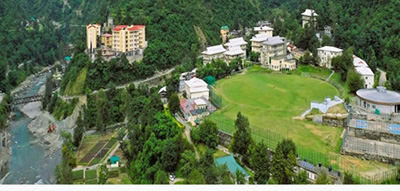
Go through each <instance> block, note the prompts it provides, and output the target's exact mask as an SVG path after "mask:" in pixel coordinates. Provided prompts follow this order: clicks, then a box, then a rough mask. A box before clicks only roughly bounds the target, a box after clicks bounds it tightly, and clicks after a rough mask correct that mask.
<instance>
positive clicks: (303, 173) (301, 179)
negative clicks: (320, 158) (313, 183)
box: [296, 170, 308, 184]
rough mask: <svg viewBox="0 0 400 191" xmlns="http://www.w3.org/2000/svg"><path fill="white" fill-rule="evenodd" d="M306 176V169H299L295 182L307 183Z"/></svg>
mask: <svg viewBox="0 0 400 191" xmlns="http://www.w3.org/2000/svg"><path fill="white" fill-rule="evenodd" d="M307 178H308V176H307V171H305V170H300V172H299V173H298V174H297V182H296V184H308V180H307Z"/></svg>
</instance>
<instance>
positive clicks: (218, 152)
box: [214, 150, 228, 158]
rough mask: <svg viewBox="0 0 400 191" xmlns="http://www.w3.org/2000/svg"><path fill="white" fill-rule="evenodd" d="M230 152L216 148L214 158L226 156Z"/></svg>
mask: <svg viewBox="0 0 400 191" xmlns="http://www.w3.org/2000/svg"><path fill="white" fill-rule="evenodd" d="M226 155H228V154H226V153H224V151H221V150H216V151H215V153H214V158H220V157H224V156H226Z"/></svg>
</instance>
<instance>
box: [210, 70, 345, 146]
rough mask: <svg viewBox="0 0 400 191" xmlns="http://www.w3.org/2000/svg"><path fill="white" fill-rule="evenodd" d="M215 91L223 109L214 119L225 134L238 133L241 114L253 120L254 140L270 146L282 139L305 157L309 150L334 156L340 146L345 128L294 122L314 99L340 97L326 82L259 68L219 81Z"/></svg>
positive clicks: (214, 114) (213, 116) (251, 122)
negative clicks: (290, 141) (237, 128)
mask: <svg viewBox="0 0 400 191" xmlns="http://www.w3.org/2000/svg"><path fill="white" fill-rule="evenodd" d="M215 92H216V93H217V94H218V95H221V96H222V101H223V108H222V109H220V110H218V111H217V112H215V113H213V114H212V115H211V116H210V118H211V119H212V120H214V121H215V122H216V123H217V125H218V128H219V129H221V130H223V131H226V132H229V133H233V132H234V130H235V127H234V120H235V119H236V115H237V113H238V112H239V111H240V112H242V114H243V115H245V116H247V117H248V118H249V121H250V125H251V131H252V135H253V138H254V140H255V141H257V142H258V141H261V140H264V142H265V143H266V144H267V145H268V146H269V147H272V148H275V146H276V143H277V142H278V141H280V140H281V139H282V136H284V137H288V138H291V139H292V140H293V141H294V142H295V143H296V145H298V146H299V147H302V148H303V149H302V151H299V152H303V154H311V153H309V152H308V151H306V149H313V150H316V151H318V152H322V153H330V152H331V151H333V150H334V149H335V147H336V144H337V140H338V139H339V137H340V134H341V131H342V130H341V129H339V128H333V127H328V126H322V125H316V124H314V123H312V122H307V121H300V120H295V119H293V117H295V116H300V115H301V114H302V113H303V112H304V111H305V110H307V109H308V108H309V107H310V102H311V101H312V100H314V101H323V100H324V98H325V97H331V98H332V97H333V96H334V95H338V94H339V91H338V90H337V89H336V88H335V87H334V86H332V85H331V84H329V83H327V82H325V81H321V80H318V79H314V78H309V77H304V76H299V75H282V74H269V73H266V72H264V71H262V69H259V67H257V66H255V67H251V68H250V69H249V70H248V72H247V73H246V74H244V75H235V76H233V77H232V78H230V79H222V80H219V81H217V87H216V89H215ZM268 137H272V138H275V140H271V139H267V138H268ZM299 150H300V149H299ZM300 154H301V153H300Z"/></svg>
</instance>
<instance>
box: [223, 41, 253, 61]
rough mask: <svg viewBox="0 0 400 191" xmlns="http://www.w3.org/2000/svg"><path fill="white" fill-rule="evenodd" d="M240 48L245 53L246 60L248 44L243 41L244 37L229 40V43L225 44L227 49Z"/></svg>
mask: <svg viewBox="0 0 400 191" xmlns="http://www.w3.org/2000/svg"><path fill="white" fill-rule="evenodd" d="M235 46H239V47H240V48H241V49H242V50H243V51H244V56H245V58H246V49H247V42H246V41H245V40H243V37H239V38H233V39H229V42H227V43H225V44H224V47H225V48H230V47H235Z"/></svg>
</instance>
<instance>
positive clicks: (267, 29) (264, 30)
mask: <svg viewBox="0 0 400 191" xmlns="http://www.w3.org/2000/svg"><path fill="white" fill-rule="evenodd" d="M254 31H257V32H258V34H264V33H268V34H269V36H272V35H273V32H274V29H273V28H271V27H268V26H262V27H254Z"/></svg>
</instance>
